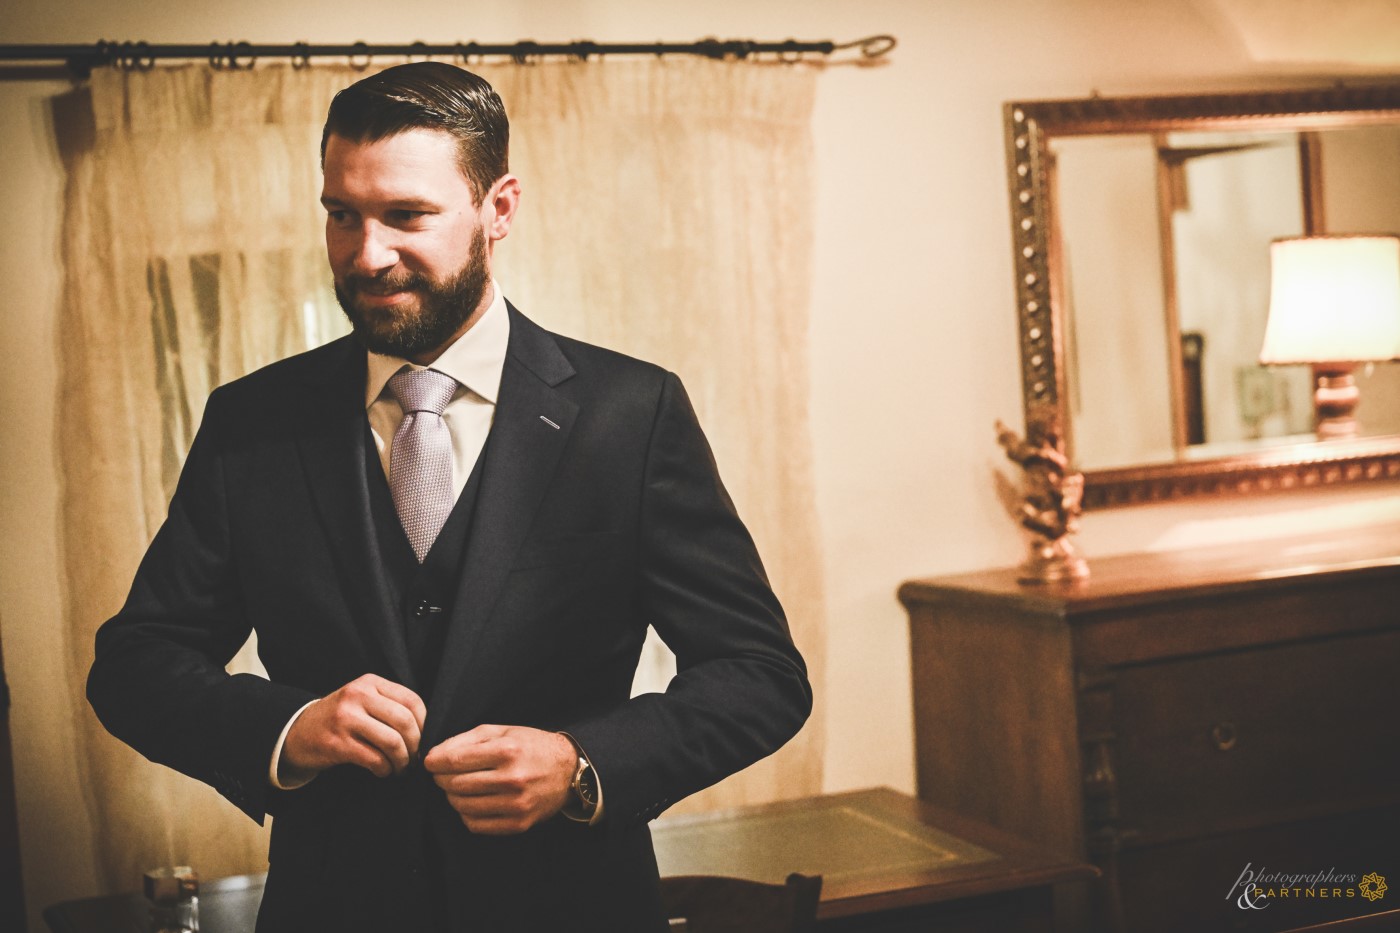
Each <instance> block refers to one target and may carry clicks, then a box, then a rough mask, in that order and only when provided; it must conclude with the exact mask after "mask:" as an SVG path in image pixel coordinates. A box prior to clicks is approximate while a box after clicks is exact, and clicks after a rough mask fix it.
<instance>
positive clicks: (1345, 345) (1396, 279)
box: [1259, 236, 1400, 364]
mask: <svg viewBox="0 0 1400 933" xmlns="http://www.w3.org/2000/svg"><path fill="white" fill-rule="evenodd" d="M1270 251H1271V252H1270V259H1271V265H1272V276H1271V283H1270V294H1269V322H1268V325H1267V326H1266V327H1265V330H1264V348H1263V350H1261V351H1260V353H1259V362H1261V363H1267V364H1280V363H1360V362H1366V361H1373V360H1393V359H1397V358H1400V237H1395V236H1316V237H1296V238H1290V239H1282V240H1274V241H1273V243H1272V244H1271V246H1270Z"/></svg>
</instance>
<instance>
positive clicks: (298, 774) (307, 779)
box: [267, 700, 602, 810]
mask: <svg viewBox="0 0 1400 933" xmlns="http://www.w3.org/2000/svg"><path fill="white" fill-rule="evenodd" d="M315 702H316V701H315V700H312V701H311V703H315ZM311 703H307V704H306V706H303V707H302V708H301V709H299V710H297V711H296V712H295V713H293V714H292V718H291V719H288V720H287V724H286V725H285V726H283V727H282V734H281V735H279V736H277V744H276V745H274V746H272V761H271V762H270V763H269V764H268V768H267V783H269V784H271V785H272V786H273V787H275V788H277V789H278V790H296V789H297V788H298V787H305V786H306V785H307V784H310V783H311V779H312V778H314V777H315V776H316V772H315V771H297V770H295V769H294V768H290V767H289V768H286V769H285V770H284V771H283V772H282V773H281V774H279V773H278V767H277V766H278V764H280V763H281V760H282V745H283V744H284V743H285V742H286V741H287V733H288V732H291V731H292V723H294V722H296V721H297V719H298V718H299V717H300V716H301V714H302V713H304V712H306V709H307V707H308V706H310V705H311ZM599 799H600V800H601V799H602V798H601V797H600V798H599ZM599 809H600V810H601V809H602V807H601V806H600V807H599Z"/></svg>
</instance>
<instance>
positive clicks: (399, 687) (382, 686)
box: [375, 677, 428, 733]
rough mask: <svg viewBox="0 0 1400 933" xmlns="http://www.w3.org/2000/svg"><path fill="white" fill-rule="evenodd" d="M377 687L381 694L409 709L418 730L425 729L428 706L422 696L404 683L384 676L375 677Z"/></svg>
mask: <svg viewBox="0 0 1400 933" xmlns="http://www.w3.org/2000/svg"><path fill="white" fill-rule="evenodd" d="M375 688H376V689H377V690H378V691H379V693H380V695H381V696H384V697H386V698H388V699H390V700H392V701H394V702H395V703H397V704H398V705H399V706H402V707H403V708H405V709H406V710H408V713H409V715H410V716H412V717H413V722H414V724H415V725H417V727H418V731H419V732H420V733H421V732H422V731H423V720H424V719H426V718H427V716H428V707H427V706H425V705H424V703H423V698H422V697H420V696H419V695H418V694H416V693H414V692H413V691H412V690H410V689H408V688H407V687H405V686H404V685H403V684H396V683H394V682H393V681H392V680H385V679H384V678H382V677H379V678H376V679H375Z"/></svg>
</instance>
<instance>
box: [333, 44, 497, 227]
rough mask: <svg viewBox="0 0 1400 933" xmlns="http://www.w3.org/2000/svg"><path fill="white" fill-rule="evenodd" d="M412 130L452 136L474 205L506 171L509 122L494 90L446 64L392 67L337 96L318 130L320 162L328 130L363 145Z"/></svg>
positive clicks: (467, 72) (416, 64) (418, 63)
mask: <svg viewBox="0 0 1400 933" xmlns="http://www.w3.org/2000/svg"><path fill="white" fill-rule="evenodd" d="M412 129H430V130H443V131H444V132H447V133H450V134H452V136H453V137H455V138H456V140H457V162H458V164H459V165H460V166H461V169H462V174H463V175H465V176H466V177H467V181H468V182H470V183H471V187H472V195H473V196H474V197H475V199H476V202H477V203H478V204H480V203H481V199H482V198H484V197H485V196H486V193H487V192H488V191H490V190H491V186H492V185H493V184H495V183H496V180H497V179H498V178H500V177H501V176H502V175H504V174H506V172H508V171H509V170H510V168H509V163H510V158H509V156H510V122H509V121H508V120H507V119H506V108H505V105H504V104H502V103H501V98H500V97H499V96H498V95H497V94H496V90H495V88H493V87H491V85H490V84H489V83H487V82H486V80H485V79H484V78H481V77H479V76H477V75H474V74H472V73H471V72H470V71H466V70H465V69H462V68H458V67H457V66H456V65H449V64H446V63H445V62H411V63H409V64H407V65H395V66H394V67H392V68H386V69H384V70H383V71H381V72H379V73H378V74H373V75H370V76H369V77H368V78H365V79H363V80H361V81H357V82H355V83H354V84H352V85H350V86H349V87H347V88H345V89H344V90H342V91H340V93H338V94H336V95H335V99H334V100H332V101H331V108H330V111H329V112H328V113H327V114H326V126H325V129H324V130H322V132H321V161H322V163H323V164H324V163H325V160H326V141H327V140H328V139H330V136H331V134H332V133H334V134H335V135H337V136H341V137H344V138H345V139H348V140H350V141H352V142H358V143H367V142H376V141H378V140H381V139H386V138H388V137H390V136H394V135H396V134H398V133H402V132H404V131H406V130H412Z"/></svg>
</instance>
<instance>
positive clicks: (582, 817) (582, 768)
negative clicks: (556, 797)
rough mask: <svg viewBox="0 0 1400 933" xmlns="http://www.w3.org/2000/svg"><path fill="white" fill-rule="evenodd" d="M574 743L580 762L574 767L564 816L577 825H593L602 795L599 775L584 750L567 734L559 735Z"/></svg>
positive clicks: (565, 802)
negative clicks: (599, 787)
mask: <svg viewBox="0 0 1400 933" xmlns="http://www.w3.org/2000/svg"><path fill="white" fill-rule="evenodd" d="M559 734H560V735H562V736H563V737H564V738H566V739H568V740H569V741H570V742H571V743H573V746H574V751H575V752H576V753H577V754H578V761H577V762H576V763H575V765H574V777H573V780H571V781H570V782H569V797H568V799H567V800H565V801H564V809H563V814H564V816H566V817H568V818H569V819H571V820H573V821H574V822H576V823H591V822H593V819H594V817H596V816H597V814H598V804H599V799H600V794H599V791H598V775H597V774H596V773H594V771H593V763H592V762H591V761H589V760H588V756H587V755H585V754H584V753H583V748H582V747H581V746H580V745H579V744H578V742H576V741H574V737H573V736H571V735H569V733H567V732H561V733H559Z"/></svg>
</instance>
